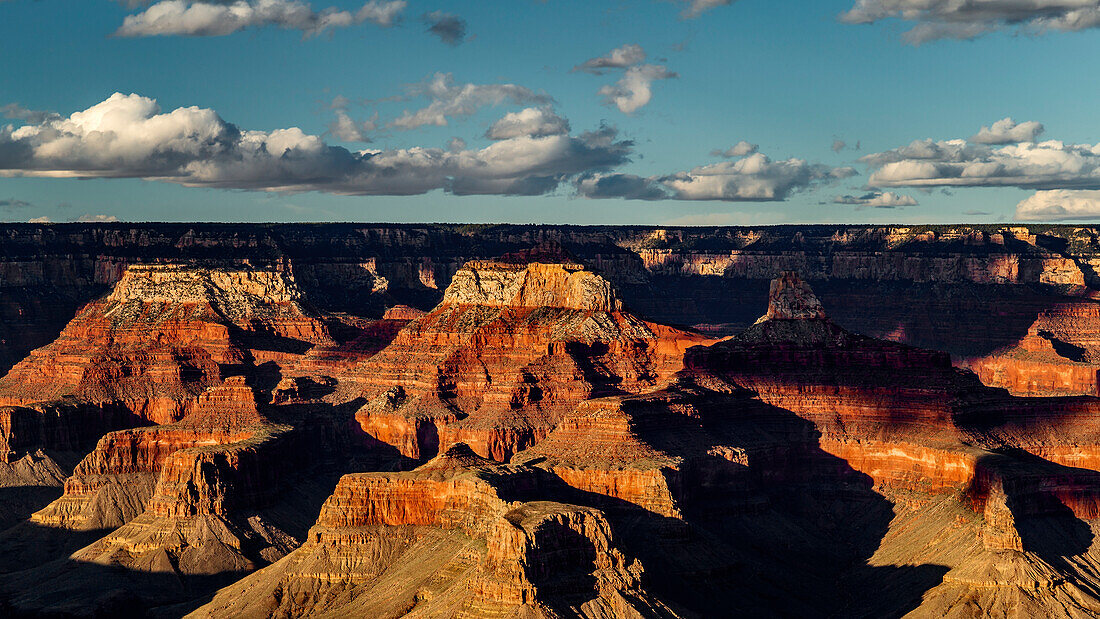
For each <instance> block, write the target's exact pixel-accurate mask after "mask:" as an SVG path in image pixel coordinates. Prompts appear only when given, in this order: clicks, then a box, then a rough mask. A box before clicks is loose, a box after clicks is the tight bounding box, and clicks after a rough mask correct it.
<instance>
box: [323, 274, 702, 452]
mask: <svg viewBox="0 0 1100 619" xmlns="http://www.w3.org/2000/svg"><path fill="white" fill-rule="evenodd" d="M541 259H545V258H541ZM515 260H517V258H512V259H511V260H504V261H496V262H487V261H475V262H471V263H469V264H467V265H466V266H465V267H463V269H461V270H460V271H459V272H458V273H456V274H455V277H454V278H453V280H452V282H451V285H450V286H449V287H448V288H447V290H446V292H445V293H444V295H443V301H442V303H440V304H439V306H438V307H436V308H435V309H434V310H433V311H431V312H430V313H428V314H426V315H424V316H420V317H418V318H416V319H414V320H412V321H411V322H409V323H408V324H407V325H406V326H405V327H404V328H403V329H402V330H401V331H400V332H399V333H397V334H396V336H395V337H394V339H393V341H392V342H391V343H390V344H389V345H388V346H386V347H385V348H384V349H382V350H381V351H380V352H378V354H376V355H374V356H372V357H370V358H369V359H367V360H366V361H365V362H363V363H361V364H358V365H355V366H353V367H351V368H350V369H345V370H344V371H343V372H341V373H339V374H338V375H337V376H336V379H337V381H338V382H339V383H340V385H339V387H338V388H337V393H336V395H335V396H334V397H335V398H338V399H339V400H342V401H349V400H357V401H361V402H363V405H362V407H361V408H360V409H359V411H358V412H357V413H356V420H357V421H358V422H359V424H360V426H361V427H362V430H363V432H365V433H366V434H367V435H368V436H369V437H371V438H373V439H374V440H376V441H378V442H380V443H383V444H386V445H390V446H392V447H394V448H396V449H397V450H398V451H399V452H400V453H401V454H403V455H405V456H406V457H409V458H412V459H414V460H418V459H422V458H425V457H430V456H432V455H434V454H435V453H437V452H438V451H439V450H446V448H447V447H448V446H449V445H452V444H455V443H459V442H462V443H466V444H468V445H469V446H470V447H471V448H472V449H473V450H474V451H475V452H477V453H478V454H480V455H482V456H484V457H489V458H492V459H494V460H497V461H506V460H507V459H508V458H510V457H511V456H512V455H513V454H515V453H516V452H518V451H521V450H523V449H525V448H527V447H529V446H531V445H533V444H535V443H537V442H538V441H539V440H540V439H542V438H543V437H544V436H546V434H547V433H548V432H549V431H550V430H551V429H553V427H554V426H555V425H556V424H557V423H558V421H559V420H560V419H561V416H562V415H563V414H564V413H566V412H568V411H569V410H571V409H572V408H573V407H574V406H575V405H576V404H577V403H579V402H581V401H583V400H586V399H589V398H593V397H600V396H603V395H610V394H614V393H622V392H639V391H646V390H649V389H653V388H654V387H656V386H658V385H660V384H661V383H662V382H663V381H665V380H667V379H668V378H669V377H670V376H671V375H672V373H674V372H676V371H677V370H679V369H680V367H681V359H682V357H683V352H684V350H685V349H686V348H687V347H689V346H691V345H694V344H698V343H701V342H704V341H706V338H704V337H702V336H700V335H697V334H692V333H689V332H685V331H680V330H677V329H672V328H669V327H665V326H661V325H657V324H654V323H650V322H646V321H644V320H641V319H639V318H637V317H635V316H634V315H632V314H630V313H628V312H626V311H624V309H623V305H622V302H621V301H620V300H619V298H618V296H617V295H616V293H615V291H614V289H613V288H612V286H611V284H610V283H608V282H607V280H605V279H603V278H602V277H600V276H599V275H597V274H595V273H592V272H590V271H587V270H585V269H584V268H583V267H581V266H580V265H578V264H574V263H569V262H558V263H544V262H529V263H528V262H515Z"/></svg>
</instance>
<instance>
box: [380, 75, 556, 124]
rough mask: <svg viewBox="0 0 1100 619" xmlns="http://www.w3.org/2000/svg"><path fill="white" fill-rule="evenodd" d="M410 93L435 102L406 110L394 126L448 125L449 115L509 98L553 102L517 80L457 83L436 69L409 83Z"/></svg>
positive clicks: (469, 113)
mask: <svg viewBox="0 0 1100 619" xmlns="http://www.w3.org/2000/svg"><path fill="white" fill-rule="evenodd" d="M406 96H407V97H408V98H417V97H424V98H427V99H429V100H430V101H431V103H430V104H428V106H427V107H423V108H420V109H418V110H411V111H409V110H406V111H405V112H404V113H403V114H402V115H401V116H399V117H398V118H396V119H394V120H393V121H392V122H391V123H390V126H391V127H396V128H398V129H415V128H417V127H423V126H425V125H434V126H438V127H445V126H447V120H448V119H449V118H453V117H460V118H462V117H468V116H472V115H474V114H476V113H477V111H478V110H480V109H481V108H483V107H486V106H494V105H500V104H502V103H505V102H510V103H514V104H516V105H528V104H536V105H546V104H549V103H552V102H553V99H552V98H551V97H550V96H549V95H545V94H540V93H536V92H535V91H533V90H531V89H530V88H525V87H523V86H517V85H516V84H471V83H466V84H456V83H455V81H454V75H452V74H451V73H436V74H435V75H433V76H432V77H430V78H428V79H427V80H425V81H423V82H421V83H419V84H413V85H412V86H409V87H408V89H407V94H406Z"/></svg>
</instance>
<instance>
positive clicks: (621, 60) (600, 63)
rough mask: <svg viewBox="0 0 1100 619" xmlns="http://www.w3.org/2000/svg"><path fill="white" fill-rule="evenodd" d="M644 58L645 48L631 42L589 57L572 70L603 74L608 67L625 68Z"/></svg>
mask: <svg viewBox="0 0 1100 619" xmlns="http://www.w3.org/2000/svg"><path fill="white" fill-rule="evenodd" d="M645 58H646V56H645V50H644V49H642V46H641V45H638V44H634V43H632V44H628V45H623V46H622V47H616V48H615V49H613V50H611V51H610V52H607V54H605V55H603V56H599V57H597V58H589V59H588V60H585V61H584V62H582V63H581V64H579V65H577V66H575V67H573V70H574V71H584V72H586V73H592V74H595V75H603V74H604V73H606V72H607V71H608V69H625V68H627V67H631V66H634V65H636V64H638V63H640V62H643V61H645Z"/></svg>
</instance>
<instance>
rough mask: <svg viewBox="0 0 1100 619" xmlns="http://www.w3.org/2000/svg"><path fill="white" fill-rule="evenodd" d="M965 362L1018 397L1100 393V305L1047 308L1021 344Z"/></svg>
mask: <svg viewBox="0 0 1100 619" xmlns="http://www.w3.org/2000/svg"><path fill="white" fill-rule="evenodd" d="M963 364H964V365H965V366H966V367H969V368H970V369H972V370H973V371H974V372H975V373H977V374H978V376H979V377H981V379H982V382H983V383H985V384H987V385H991V386H994V387H1003V388H1005V389H1008V390H1009V392H1011V393H1013V394H1016V395H1025V396H1026V395H1038V396H1049V395H1092V396H1095V395H1100V303H1098V302H1096V301H1081V302H1078V303H1073V304H1058V305H1056V306H1055V307H1053V308H1051V309H1049V310H1044V311H1043V312H1040V314H1039V316H1038V318H1037V319H1036V320H1035V322H1034V323H1033V324H1032V325H1031V327H1030V328H1028V331H1027V334H1026V335H1025V336H1024V337H1023V338H1021V339H1020V341H1019V342H1017V343H1016V344H1015V345H1012V346H1007V347H1005V348H1002V349H999V350H996V351H993V353H991V354H989V355H987V356H984V357H979V358H972V359H966V360H964V362H963Z"/></svg>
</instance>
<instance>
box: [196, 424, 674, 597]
mask: <svg viewBox="0 0 1100 619" xmlns="http://www.w3.org/2000/svg"><path fill="white" fill-rule="evenodd" d="M537 483H538V482H537V478H536V476H535V471H533V470H530V469H525V468H523V467H509V466H506V465H499V464H496V463H493V462H491V461H488V460H484V459H482V458H480V457H479V456H477V455H476V454H474V453H473V452H472V451H471V450H470V449H469V448H468V447H466V446H465V445H463V444H457V445H455V446H453V447H451V448H450V449H449V450H448V451H447V452H446V453H444V454H442V455H440V456H438V457H436V458H435V459H433V460H432V461H430V462H428V463H427V464H425V465H424V466H422V467H421V468H418V469H417V470H415V471H413V472H409V473H396V474H360V475H351V476H347V477H344V478H343V479H342V480H341V481H340V484H339V485H338V486H337V488H336V491H335V493H334V494H333V495H332V497H330V498H329V500H328V501H326V502H325V505H324V507H323V508H322V510H321V515H320V516H319V518H318V520H317V524H316V525H315V526H314V527H313V528H312V529H311V530H310V533H309V538H308V541H307V542H306V543H305V544H304V545H303V546H302V547H301V548H299V549H298V550H296V551H294V552H293V553H291V554H290V555H289V556H287V557H286V558H285V559H283V560H281V561H279V562H278V563H277V564H275V565H273V566H271V567H269V568H265V569H264V570H261V571H259V572H257V573H255V574H253V575H252V576H250V577H248V578H246V579H244V580H242V581H241V582H240V583H239V584H237V585H235V586H233V587H230V588H227V589H225V590H223V591H222V592H220V593H219V594H218V595H217V596H215V598H214V600H213V601H211V602H210V604H208V605H206V606H204V607H202V608H200V609H199V610H198V611H196V612H195V613H193V614H192V616H194V617H221V616H226V615H234V616H240V617H267V616H273V615H294V616H348V615H362V616H397V615H409V614H411V615H413V616H454V617H486V616H524V617H558V616H578V617H608V616H639V615H640V614H643V613H644V614H645V615H646V616H662V615H663V616H672V612H671V611H669V610H668V609H667V608H666V607H664V605H663V604H661V603H660V602H659V601H657V600H655V599H652V598H651V597H650V596H649V595H648V594H646V592H645V591H644V589H642V587H641V575H642V567H641V565H640V564H639V563H638V562H637V561H631V560H628V559H627V558H626V557H624V556H623V554H622V553H621V552H620V551H619V550H618V549H617V548H616V547H615V542H614V538H613V536H612V532H611V528H610V526H609V524H608V522H607V520H606V519H605V518H604V516H603V514H602V513H601V512H600V511H599V510H595V509H591V508H584V507H577V506H572V505H564V504H560V503H554V502H547V501H525V500H523V499H522V498H521V497H523V496H527V495H530V494H531V493H532V492H533V491H535V490H537Z"/></svg>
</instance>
